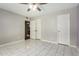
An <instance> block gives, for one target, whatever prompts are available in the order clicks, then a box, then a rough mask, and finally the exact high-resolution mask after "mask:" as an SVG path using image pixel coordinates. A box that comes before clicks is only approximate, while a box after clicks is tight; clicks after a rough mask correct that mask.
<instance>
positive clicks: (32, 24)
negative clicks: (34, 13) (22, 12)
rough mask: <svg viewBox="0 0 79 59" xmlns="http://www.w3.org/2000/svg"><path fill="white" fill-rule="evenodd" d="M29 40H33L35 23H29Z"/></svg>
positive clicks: (32, 21)
mask: <svg viewBox="0 0 79 59" xmlns="http://www.w3.org/2000/svg"><path fill="white" fill-rule="evenodd" d="M30 38H31V39H35V21H34V20H31V21H30Z"/></svg>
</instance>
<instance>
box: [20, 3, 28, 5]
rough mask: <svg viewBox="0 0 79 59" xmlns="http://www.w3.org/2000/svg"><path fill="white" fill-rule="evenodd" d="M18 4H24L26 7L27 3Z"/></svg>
mask: <svg viewBox="0 0 79 59" xmlns="http://www.w3.org/2000/svg"><path fill="white" fill-rule="evenodd" d="M20 4H25V5H27V4H28V3H20Z"/></svg>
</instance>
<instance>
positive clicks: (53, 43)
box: [40, 39, 58, 44]
mask: <svg viewBox="0 0 79 59" xmlns="http://www.w3.org/2000/svg"><path fill="white" fill-rule="evenodd" d="M40 40H41V39H40ZM41 41H45V42H49V43H52V44H58V43H57V42H52V41H48V40H41Z"/></svg>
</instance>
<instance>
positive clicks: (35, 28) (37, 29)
mask: <svg viewBox="0 0 79 59" xmlns="http://www.w3.org/2000/svg"><path fill="white" fill-rule="evenodd" d="M30 33H31V34H30V37H31V39H41V20H40V19H37V20H32V21H30Z"/></svg>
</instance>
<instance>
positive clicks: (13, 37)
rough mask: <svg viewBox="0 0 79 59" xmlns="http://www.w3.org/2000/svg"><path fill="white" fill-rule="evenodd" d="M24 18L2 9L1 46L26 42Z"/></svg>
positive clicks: (0, 12) (0, 17)
mask: <svg viewBox="0 0 79 59" xmlns="http://www.w3.org/2000/svg"><path fill="white" fill-rule="evenodd" d="M24 20H25V19H24V17H23V16H21V15H17V14H15V13H11V12H8V11H5V10H3V9H0V44H4V43H7V42H12V41H17V40H24Z"/></svg>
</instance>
